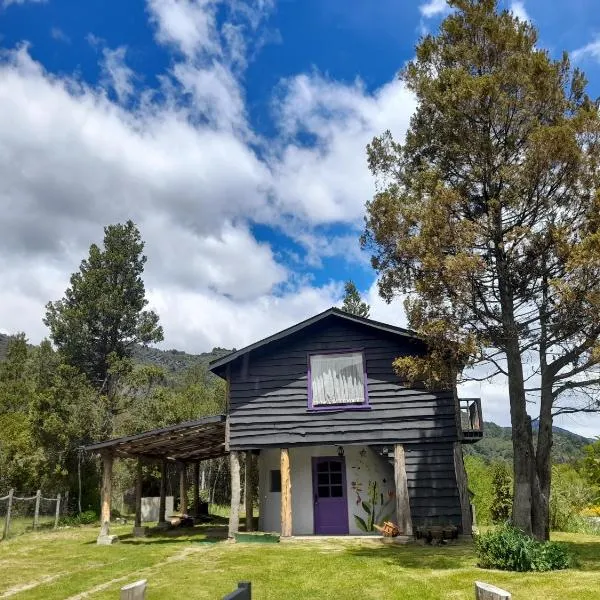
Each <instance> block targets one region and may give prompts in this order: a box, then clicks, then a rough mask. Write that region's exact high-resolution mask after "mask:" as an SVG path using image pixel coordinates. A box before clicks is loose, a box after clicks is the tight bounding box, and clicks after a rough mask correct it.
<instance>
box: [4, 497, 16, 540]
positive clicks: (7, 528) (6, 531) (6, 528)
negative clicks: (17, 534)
mask: <svg viewBox="0 0 600 600" xmlns="http://www.w3.org/2000/svg"><path fill="white" fill-rule="evenodd" d="M14 495H15V490H13V489H12V488H11V489H10V490H8V498H7V502H8V503H7V505H6V515H5V517H4V530H3V532H2V539H3V540H6V539H7V538H8V535H9V533H10V515H11V512H12V503H13V496H14Z"/></svg>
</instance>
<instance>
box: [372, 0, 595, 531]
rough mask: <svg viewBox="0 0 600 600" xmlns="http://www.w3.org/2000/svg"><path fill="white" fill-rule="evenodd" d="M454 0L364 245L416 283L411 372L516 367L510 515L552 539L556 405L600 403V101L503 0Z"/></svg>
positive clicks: (382, 264) (385, 266)
mask: <svg viewBox="0 0 600 600" xmlns="http://www.w3.org/2000/svg"><path fill="white" fill-rule="evenodd" d="M448 3H449V5H450V7H451V8H453V9H455V10H454V11H453V12H452V13H451V14H450V15H449V16H448V17H447V18H446V19H445V20H444V21H443V22H442V24H441V26H440V30H439V32H438V33H437V34H436V35H428V36H426V37H424V38H423V39H422V40H421V41H420V43H419V45H418V47H417V50H416V58H415V59H414V60H413V61H411V62H410V63H409V64H408V65H407V67H406V68H405V69H404V71H403V72H402V74H401V79H402V81H403V82H404V84H405V85H406V86H407V88H408V89H409V90H411V91H412V92H413V93H414V94H415V96H416V98H417V100H418V107H417V110H416V112H415V114H414V115H413V117H412V119H411V123H410V127H409V130H408V132H407V135H406V139H405V141H404V143H399V142H397V141H395V140H394V139H393V138H392V136H391V134H390V133H389V132H388V133H385V134H383V135H382V136H380V137H378V138H376V139H374V140H373V142H372V143H371V144H370V145H369V148H368V160H369V165H370V168H371V170H372V172H373V173H374V174H375V176H376V177H377V179H378V191H377V193H376V195H375V196H374V198H373V200H372V201H370V202H369V203H368V204H367V226H366V231H365V234H364V236H363V244H364V245H365V246H367V247H369V248H371V250H372V252H373V265H374V267H375V269H376V270H377V271H378V272H379V274H380V293H381V294H382V296H383V297H384V298H385V299H387V300H388V301H390V300H391V299H392V298H393V297H394V295H395V294H396V293H397V292H405V293H407V294H408V300H407V301H406V309H407V313H408V319H409V323H410V326H411V327H412V328H414V329H416V330H418V331H419V332H420V333H421V334H422V335H424V336H426V337H427V338H428V340H429V343H430V348H431V353H430V354H429V356H428V357H426V358H423V359H418V358H409V357H407V358H402V359H398V360H397V361H396V362H395V365H396V368H397V370H398V371H399V372H400V373H401V374H402V375H404V376H405V377H408V378H409V379H416V378H420V379H425V380H426V381H428V383H429V384H430V385H432V386H451V385H453V384H454V381H455V377H456V375H457V373H458V372H460V371H461V370H462V369H463V368H464V367H465V366H474V365H481V364H485V365H487V367H488V369H489V370H488V371H487V374H489V375H493V374H500V375H503V376H505V377H506V378H507V381H508V394H509V399H510V414H511V422H512V430H513V436H512V437H513V448H514V465H513V466H514V473H515V477H514V501H513V513H512V519H513V522H514V524H515V525H516V526H518V527H520V528H521V529H523V530H525V531H527V532H533V533H534V535H536V536H537V537H539V538H542V539H547V538H548V534H549V512H548V501H549V495H550V481H551V464H550V450H551V447H552V422H553V417H554V416H555V415H556V414H560V413H564V412H572V411H579V410H585V411H593V410H597V409H598V396H597V395H596V389H597V386H598V385H599V384H600V376H599V375H598V364H599V361H600V322H599V321H598V318H597V315H598V312H599V311H600V193H599V190H600V177H599V174H600V145H599V141H600V135H599V134H600V119H599V114H598V105H597V104H596V103H595V102H592V101H591V100H590V99H589V97H588V96H587V94H586V92H585V87H586V81H585V78H584V76H583V75H582V73H581V72H580V71H578V70H577V69H572V68H571V65H570V63H569V59H568V57H567V56H566V55H564V56H563V57H562V58H560V59H559V60H553V59H552V58H551V57H550V56H549V54H548V52H546V51H545V50H543V49H541V48H540V47H539V45H538V38H537V32H536V30H535V28H534V27H533V26H532V25H531V24H529V23H526V22H523V21H520V20H518V19H517V18H515V17H514V16H513V15H512V14H511V13H509V12H508V11H500V10H499V8H498V5H497V1H496V0H449V2H448ZM531 365H533V367H531ZM527 369H529V371H527ZM528 400H534V401H535V402H536V404H534V405H529V406H531V410H534V409H535V407H536V406H537V408H539V415H538V418H539V435H538V439H537V445H536V446H535V447H534V438H533V434H532V427H531V419H530V417H529V415H528V404H527V401H528Z"/></svg>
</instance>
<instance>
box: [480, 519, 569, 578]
mask: <svg viewBox="0 0 600 600" xmlns="http://www.w3.org/2000/svg"><path fill="white" fill-rule="evenodd" d="M475 550H476V553H477V559H478V560H477V564H478V565H479V566H480V567H482V568H484V569H501V570H503V571H554V570H557V569H566V568H568V567H569V566H570V565H571V562H572V557H571V555H570V553H569V551H568V550H567V548H566V547H565V546H564V545H563V544H558V543H556V542H538V541H536V540H534V539H532V538H530V537H529V536H527V535H525V534H524V533H523V532H522V531H520V530H519V529H515V528H514V527H511V526H509V525H505V526H503V527H499V528H498V529H495V530H493V531H490V532H489V533H486V534H483V535H478V536H477V537H476V538H475Z"/></svg>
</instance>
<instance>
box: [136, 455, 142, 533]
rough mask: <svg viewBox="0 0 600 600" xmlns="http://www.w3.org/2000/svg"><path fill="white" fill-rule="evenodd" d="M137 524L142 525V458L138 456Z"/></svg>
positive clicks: (137, 525)
mask: <svg viewBox="0 0 600 600" xmlns="http://www.w3.org/2000/svg"><path fill="white" fill-rule="evenodd" d="M135 475H136V476H135V526H136V527H141V526H142V459H141V458H138V461H137V465H136V474H135Z"/></svg>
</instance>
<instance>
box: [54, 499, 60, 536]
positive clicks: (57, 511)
mask: <svg viewBox="0 0 600 600" xmlns="http://www.w3.org/2000/svg"><path fill="white" fill-rule="evenodd" d="M60 498H61V496H60V492H59V493H58V494H56V510H55V511H54V529H58V521H59V519H60Z"/></svg>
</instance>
